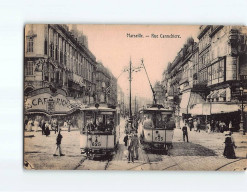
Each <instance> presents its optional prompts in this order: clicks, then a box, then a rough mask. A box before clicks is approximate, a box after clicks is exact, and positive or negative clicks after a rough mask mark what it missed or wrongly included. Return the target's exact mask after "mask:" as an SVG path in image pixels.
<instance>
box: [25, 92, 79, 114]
mask: <svg viewBox="0 0 247 195" xmlns="http://www.w3.org/2000/svg"><path fill="white" fill-rule="evenodd" d="M74 107H75V106H73V105H72V104H70V101H69V100H68V99H67V98H66V97H65V96H64V95H61V94H58V95H56V96H54V97H53V96H51V94H49V93H44V94H39V95H36V96H33V97H30V98H27V99H26V101H25V110H26V111H32V110H40V111H47V112H50V113H51V112H64V113H66V112H69V111H70V110H72V109H73V108H74Z"/></svg>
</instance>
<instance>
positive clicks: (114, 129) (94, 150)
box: [80, 106, 120, 157]
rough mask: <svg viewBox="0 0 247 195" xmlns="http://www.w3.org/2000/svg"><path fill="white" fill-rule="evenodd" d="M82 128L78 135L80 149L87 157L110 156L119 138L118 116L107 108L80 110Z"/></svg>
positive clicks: (114, 111) (117, 113) (116, 112)
mask: <svg viewBox="0 0 247 195" xmlns="http://www.w3.org/2000/svg"><path fill="white" fill-rule="evenodd" d="M82 117H83V120H82V121H83V126H82V130H81V133H80V149H81V153H82V154H86V155H87V156H88V157H95V156H102V155H112V154H113V153H114V152H115V150H116V149H117V146H118V142H119V137H120V126H119V124H120V114H119V111H118V110H117V109H113V108H109V107H107V106H105V107H101V106H99V107H98V106H96V107H89V108H84V109H83V110H82Z"/></svg>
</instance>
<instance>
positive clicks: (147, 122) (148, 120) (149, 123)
mask: <svg viewBox="0 0 247 195" xmlns="http://www.w3.org/2000/svg"><path fill="white" fill-rule="evenodd" d="M143 126H144V128H145V129H151V128H153V127H154V122H153V117H152V115H151V114H146V115H145V117H144V122H143Z"/></svg>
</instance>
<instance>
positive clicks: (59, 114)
mask: <svg viewBox="0 0 247 195" xmlns="http://www.w3.org/2000/svg"><path fill="white" fill-rule="evenodd" d="M24 101H25V102H24V106H25V109H24V115H25V116H24V119H25V124H26V122H27V121H29V120H32V121H38V122H41V120H45V121H51V120H53V119H56V120H58V122H59V125H60V126H61V125H63V123H64V121H68V120H72V119H73V118H75V117H76V116H79V115H80V109H81V108H82V107H83V104H82V103H79V102H78V101H74V102H73V101H72V100H69V98H67V97H66V96H65V94H64V93H62V91H56V92H52V91H50V90H49V89H40V90H36V91H35V92H34V93H33V94H30V95H29V96H28V97H25V100H24ZM76 118H77V117H76ZM75 121H77V120H75ZM74 125H75V126H78V124H76V123H75V124H74Z"/></svg>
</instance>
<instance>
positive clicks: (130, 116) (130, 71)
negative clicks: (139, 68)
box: [129, 59, 132, 124]
mask: <svg viewBox="0 0 247 195" xmlns="http://www.w3.org/2000/svg"><path fill="white" fill-rule="evenodd" d="M131 76H132V70H131V59H130V67H129V85H130V95H129V119H130V121H131V124H132V110H131V79H132V78H131Z"/></svg>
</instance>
